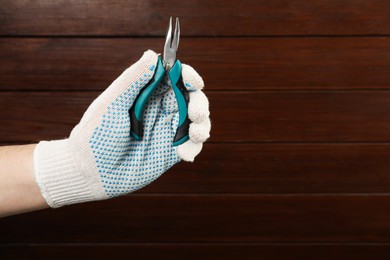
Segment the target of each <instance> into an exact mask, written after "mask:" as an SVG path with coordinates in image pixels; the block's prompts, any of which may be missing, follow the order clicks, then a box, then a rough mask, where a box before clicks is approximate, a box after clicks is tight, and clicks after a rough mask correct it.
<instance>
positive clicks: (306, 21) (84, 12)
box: [0, 0, 390, 36]
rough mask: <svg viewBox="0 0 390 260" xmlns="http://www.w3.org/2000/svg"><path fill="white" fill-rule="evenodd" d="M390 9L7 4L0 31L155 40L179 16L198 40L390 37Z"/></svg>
mask: <svg viewBox="0 0 390 260" xmlns="http://www.w3.org/2000/svg"><path fill="white" fill-rule="evenodd" d="M388 10H390V3H389V2H388V1H386V0H370V1H348V0H316V1H300V0H292V1H291V0H279V1H267V0H260V1H259V0H241V1H228V2H227V1H224V0H214V1H208V0H187V1H176V0H168V1H163V2H161V1H157V0H134V1H131V2H129V1H126V0H121V1H105V0H98V1H83V0H72V1H71V2H69V1H67V2H66V3H65V2H62V1H50V0H40V1H20V0H19V1H15V0H3V1H2V4H1V8H0V17H1V18H0V32H1V35H81V36H85V35H101V36H102V35H122V36H123V35H126V36H133V35H138V36H147V35H153V36H154V35H164V34H165V30H166V26H165V25H166V20H167V17H169V16H172V15H176V16H180V18H181V19H182V20H183V23H182V28H183V34H184V35H194V36H204V35H212V36H226V35H228V36H249V35H250V36H253V35H254V36H258V35H366V34H389V33H390V17H389V15H388V14H389V13H388ZM162 25H163V26H162Z"/></svg>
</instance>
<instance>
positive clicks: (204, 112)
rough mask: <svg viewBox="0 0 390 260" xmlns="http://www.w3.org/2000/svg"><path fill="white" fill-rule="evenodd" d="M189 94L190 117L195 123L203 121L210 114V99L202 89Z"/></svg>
mask: <svg viewBox="0 0 390 260" xmlns="http://www.w3.org/2000/svg"><path fill="white" fill-rule="evenodd" d="M189 94H190V95H189V96H190V101H189V103H188V118H189V119H190V120H191V121H192V122H194V123H201V122H202V121H204V120H205V119H206V118H208V117H209V116H210V111H209V100H208V99H207V97H206V95H205V94H204V93H203V92H202V91H200V90H197V91H194V92H190V93H189Z"/></svg>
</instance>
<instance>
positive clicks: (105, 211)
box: [0, 194, 390, 244]
mask: <svg viewBox="0 0 390 260" xmlns="http://www.w3.org/2000/svg"><path fill="white" fill-rule="evenodd" d="M389 203H390V196H388V195H371V196H367V195H348V196H340V195H335V196H324V195H315V196H307V195H302V196H291V195H269V196H261V195H260V196H259V195H252V196H248V195H235V194H231V195H229V194H220V195H203V196H199V195H186V196H183V195H180V196H178V195H153V196H145V195H134V194H133V195H131V196H127V197H122V198H117V199H114V200H110V201H100V202H94V203H86V204H79V205H73V206H68V207H65V208H61V209H57V210H44V211H40V212H34V213H29V214H23V215H17V216H12V217H7V218H3V219H0V229H1V230H2V233H3V234H6V235H4V236H0V243H6V244H12V243H128V242H129V243H130V242H138V243H141V242H145V243H149V242H156V243H159V242H163V243H165V242H167V243H168V242H177V243H186V242H205V243H206V242H240V243H247V242H270V243H271V242H272V243H273V242H281V243H284V242H286V243H287V242H293V243H298V242H307V241H310V242H312V243H315V242H357V243H360V242H362V243H363V242H364V243H365V242H389V241H390V222H389V218H390V212H389V210H388V205H389ZM26 230H28V231H29V232H26Z"/></svg>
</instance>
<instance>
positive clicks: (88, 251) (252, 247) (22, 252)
mask: <svg viewBox="0 0 390 260" xmlns="http://www.w3.org/2000/svg"><path fill="white" fill-rule="evenodd" d="M1 250H2V251H3V257H4V258H5V259H15V260H20V259H51V258H55V259H66V260H68V259H75V260H77V259H81V260H84V259H86V258H89V257H91V255H92V254H93V255H95V256H99V258H101V259H108V258H109V259H111V258H120V259H122V258H127V257H128V256H129V255H130V256H131V257H133V258H137V259H150V260H155V259H156V256H158V259H161V260H164V259H169V260H170V259H217V260H219V259H221V260H224V259H227V258H228V257H229V258H230V259H267V260H280V259H284V260H296V259H316V260H329V259H355V260H366V259H375V260H388V259H387V257H388V252H389V250H390V246H389V245H378V244H361V243H360V244H347V245H345V244H341V245H340V244H338V245H337V244H336V245H335V244H326V243H325V244H318V243H317V244H314V245H311V244H305V243H301V244H298V245H297V244H285V243H283V244H282V243H279V244H277V245H275V244H262V243H249V244H243V243H238V244H235V243H228V244H221V243H207V244H202V243H185V244H174V245H172V244H166V243H147V244H142V243H137V244H114V245H113V244H108V245H107V244H100V245H97V244H88V245H69V244H66V245H53V246H50V247H48V246H47V245H30V246H26V245H22V246H21V245H11V246H8V245H7V246H3V247H0V252H1ZM227 256H228V257H227Z"/></svg>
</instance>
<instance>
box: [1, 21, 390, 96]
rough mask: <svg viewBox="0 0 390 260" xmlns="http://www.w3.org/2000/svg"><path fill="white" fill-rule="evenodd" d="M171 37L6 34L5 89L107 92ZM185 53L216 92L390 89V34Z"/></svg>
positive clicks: (184, 49)
mask: <svg viewBox="0 0 390 260" xmlns="http://www.w3.org/2000/svg"><path fill="white" fill-rule="evenodd" d="M389 28H390V27H389ZM163 41H164V40H163V39H162V38H153V39H145V38H113V39H110V38H109V39H97V38H84V39H80V38H1V39H0V78H1V82H0V90H20V89H30V90H103V89H105V88H106V87H107V86H108V85H109V84H110V83H111V82H112V81H113V80H114V79H115V78H117V77H118V76H119V74H120V73H122V71H123V70H124V69H125V68H126V67H127V66H129V65H131V64H132V63H133V62H135V61H136V60H138V59H139V58H140V56H141V55H142V53H143V52H144V51H145V50H146V49H154V50H156V51H162V46H163ZM179 58H180V59H181V60H182V61H183V62H185V63H188V64H191V65H192V66H194V67H195V68H196V69H197V70H198V71H199V73H200V74H201V75H202V76H203V78H204V80H205V82H206V87H207V89H209V90H329V89H370V90H372V89H389V87H390V73H388V71H390V39H389V38H381V37H376V38H314V39H313V38H223V39H218V38H184V39H182V41H181V42H180V51H179Z"/></svg>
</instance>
